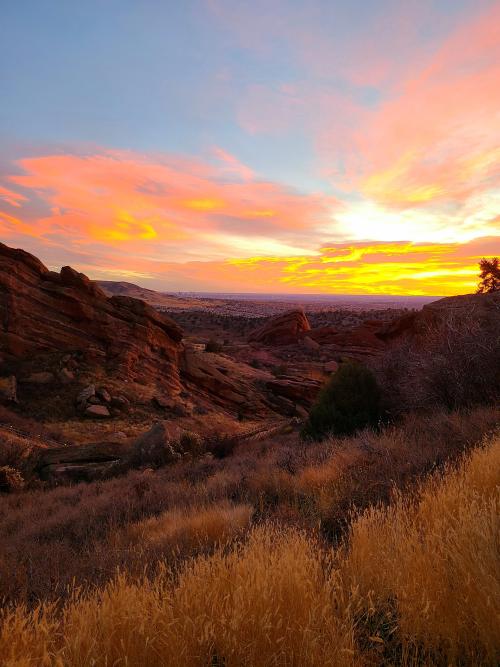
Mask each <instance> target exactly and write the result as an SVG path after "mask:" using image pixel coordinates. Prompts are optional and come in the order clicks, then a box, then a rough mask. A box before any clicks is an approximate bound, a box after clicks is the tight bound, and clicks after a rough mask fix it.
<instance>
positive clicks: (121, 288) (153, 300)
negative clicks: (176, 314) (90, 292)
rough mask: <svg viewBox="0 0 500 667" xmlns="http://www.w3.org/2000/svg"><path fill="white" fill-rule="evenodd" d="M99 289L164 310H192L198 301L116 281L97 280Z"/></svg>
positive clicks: (111, 294) (109, 294)
mask: <svg viewBox="0 0 500 667" xmlns="http://www.w3.org/2000/svg"><path fill="white" fill-rule="evenodd" d="M95 282H96V283H97V284H98V285H99V287H100V288H101V289H102V290H103V291H104V292H105V293H106V294H107V295H108V296H131V297H133V298H134V299H141V300H142V301H145V302H146V303H149V305H150V306H163V307H164V308H192V307H193V302H196V301H197V299H196V298H193V299H186V298H184V297H180V296H175V295H173V294H164V293H163V292H156V291H155V290H152V289H148V288H147V287H140V286H139V285H134V283H127V282H119V281H114V280H96V281H95Z"/></svg>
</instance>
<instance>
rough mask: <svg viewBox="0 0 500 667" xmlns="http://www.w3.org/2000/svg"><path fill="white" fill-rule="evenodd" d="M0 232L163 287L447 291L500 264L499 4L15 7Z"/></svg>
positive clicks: (5, 13)
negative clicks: (486, 264)
mask: <svg viewBox="0 0 500 667" xmlns="http://www.w3.org/2000/svg"><path fill="white" fill-rule="evenodd" d="M0 83H1V90H2V104H1V105H0V148H1V151H0V239H1V240H2V241H3V242H5V243H7V244H8V245H12V246H16V247H22V248H24V249H26V250H28V251H29V252H32V253H34V254H36V255H37V256H39V257H40V259H41V260H42V261H43V262H44V263H45V264H47V265H48V266H50V268H59V267H60V266H62V265H65V264H70V265H72V266H74V267H75V268H77V269H78V270H80V271H84V272H85V273H87V274H88V275H89V276H90V277H92V278H96V279H102V280H104V279H108V280H125V281H129V282H133V283H137V284H140V285H143V286H145V287H149V288H153V289H158V290H162V291H170V292H172V291H176V292H190V291H196V292H240V293H242V292H253V293H255V292H265V293H299V294H300V293H314V294H318V293H325V294H330V293H334V294H335V293H338V294H394V295H406V294H408V295H411V294H415V295H434V294H435V295H448V294H456V293H465V292H470V291H473V290H474V287H475V284H476V282H477V273H478V268H477V264H478V261H479V259H480V258H481V257H483V256H492V255H498V254H500V3H499V2H497V1H487V0H454V1H453V0H421V1H419V2H417V0H408V1H406V2H400V1H397V0H353V1H351V2H346V1H343V2H340V1H338V0H334V1H326V0H325V1H318V0H316V1H311V2H306V1H305V0H304V1H298V0H274V1H269V0H268V1H264V0H256V1H255V2H248V1H245V2H243V1H240V0H198V1H194V0H187V1H186V2H182V3H178V2H173V1H164V2H160V1H158V0H141V1H140V2H137V1H135V2H134V1H132V0H120V1H118V0H109V1H107V2H104V1H102V0H89V1H88V2H85V3H76V2H63V1H62V0H42V1H41V2H39V1H37V2H34V1H33V0H25V1H23V0H21V1H20V2H18V3H4V4H3V6H2V7H1V9H0Z"/></svg>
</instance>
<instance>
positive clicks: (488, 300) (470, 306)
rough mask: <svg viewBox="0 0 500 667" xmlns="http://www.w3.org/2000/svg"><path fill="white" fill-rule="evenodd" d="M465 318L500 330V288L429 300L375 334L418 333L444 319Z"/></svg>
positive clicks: (387, 336)
mask: <svg viewBox="0 0 500 667" xmlns="http://www.w3.org/2000/svg"><path fill="white" fill-rule="evenodd" d="M452 319H453V320H455V322H457V323H460V322H465V320H467V319H469V320H471V321H473V322H474V323H475V324H477V325H479V326H480V327H481V329H491V330H493V331H495V330H496V331H498V328H499V327H500V292H491V293H489V294H463V295H459V296H448V297H445V298H444V299H438V300H437V301H432V302H431V303H428V304H426V305H425V306H424V307H423V308H422V310H419V311H414V312H411V313H407V314H405V315H403V316H402V317H399V318H397V319H395V320H393V321H392V322H389V323H387V324H386V325H384V326H383V327H381V328H380V329H379V330H378V331H377V332H376V335H377V337H378V338H379V339H381V340H383V341H391V340H394V339H398V338H401V337H404V336H409V337H413V336H418V335H420V334H422V333H425V331H426V329H428V328H429V326H435V325H439V324H441V323H443V322H444V321H445V320H452Z"/></svg>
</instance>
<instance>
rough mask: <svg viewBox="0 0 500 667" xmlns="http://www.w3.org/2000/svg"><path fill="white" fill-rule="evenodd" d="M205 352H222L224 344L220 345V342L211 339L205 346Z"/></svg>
mask: <svg viewBox="0 0 500 667" xmlns="http://www.w3.org/2000/svg"><path fill="white" fill-rule="evenodd" d="M205 352H222V343H219V341H218V340H215V339H214V338H211V339H210V340H209V341H208V342H207V343H206V344H205Z"/></svg>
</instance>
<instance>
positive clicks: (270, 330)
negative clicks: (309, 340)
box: [248, 308, 311, 345]
mask: <svg viewBox="0 0 500 667" xmlns="http://www.w3.org/2000/svg"><path fill="white" fill-rule="evenodd" d="M310 330H311V326H310V324H309V321H308V319H307V317H306V316H305V314H304V311H303V310H302V309H300V308H298V309H296V310H289V311H288V312H286V313H283V314H280V315H276V317H272V318H271V319H269V320H268V321H267V322H265V323H264V324H263V325H262V326H261V327H259V328H258V329H255V331H252V333H251V334H250V336H249V337H248V340H249V342H255V343H263V344H264V345H291V344H293V343H296V342H297V341H298V340H299V338H300V337H301V335H302V334H303V333H304V332H306V331H310Z"/></svg>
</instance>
